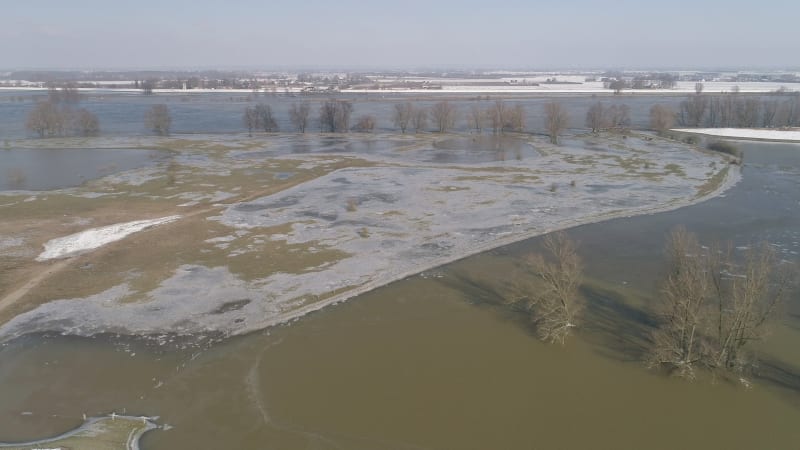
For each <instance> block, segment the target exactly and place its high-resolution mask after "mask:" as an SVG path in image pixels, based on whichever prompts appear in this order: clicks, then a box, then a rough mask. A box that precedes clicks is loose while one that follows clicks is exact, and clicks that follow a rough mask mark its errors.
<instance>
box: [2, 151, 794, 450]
mask: <svg viewBox="0 0 800 450" xmlns="http://www.w3.org/2000/svg"><path fill="white" fill-rule="evenodd" d="M738 145H740V147H741V148H743V149H744V151H745V161H746V166H745V167H744V172H743V175H744V179H743V181H742V182H741V183H740V184H738V185H737V186H736V187H734V188H733V189H732V190H730V191H729V192H728V193H727V194H726V195H725V196H724V197H721V198H716V199H713V200H710V201H708V202H705V203H702V204H699V205H695V206H692V207H688V208H683V209H680V210H677V211H673V212H669V213H661V214H655V215H651V216H641V217H634V218H630V219H619V220H614V221H609V222H605V223H600V224H594V225H587V226H582V227H579V228H576V229H573V230H571V231H570V234H571V236H573V237H574V238H576V239H577V240H578V241H580V245H581V247H580V249H581V254H582V256H583V257H584V260H585V263H586V275H587V277H586V283H585V284H584V286H583V287H582V293H583V295H585V296H586V298H587V300H588V302H589V303H588V307H587V314H586V318H585V324H584V326H583V327H582V328H581V329H580V330H579V331H578V333H577V335H576V336H574V337H573V338H572V339H571V340H570V341H569V342H568V343H567V345H566V346H564V347H561V346H551V345H545V344H542V343H540V342H539V341H538V340H537V339H536V338H535V336H534V334H533V330H531V328H530V326H529V325H528V320H527V317H526V316H525V314H524V313H523V312H519V311H514V310H512V309H511V308H509V307H506V306H503V305H502V299H503V297H504V295H505V294H506V293H507V292H508V285H509V284H510V283H512V282H513V281H514V279H515V277H516V276H517V275H516V274H517V273H518V272H517V270H516V267H517V266H518V264H519V262H520V258H521V256H522V255H524V254H526V253H527V252H530V251H533V250H536V249H537V248H538V246H539V244H540V239H531V240H528V241H525V242H521V243H518V244H515V245H511V246H507V247H504V248H500V249H496V250H494V251H491V252H487V253H484V254H481V255H476V256H474V257H470V258H467V259H464V260H462V261H459V262H456V263H453V264H450V265H447V266H444V267H442V268H440V269H437V270H434V271H430V272H426V273H423V274H421V275H418V276H415V277H411V278H408V279H406V280H403V281H400V282H397V283H393V284H391V285H388V286H385V287H383V288H381V289H378V290H376V291H373V292H371V293H368V294H365V295H363V296H360V297H359V298H357V299H354V300H351V301H349V302H347V303H344V304H341V305H338V306H334V307H330V308H327V309H325V310H323V311H321V312H318V313H314V314H312V315H309V316H306V317H304V318H302V319H300V320H297V321H295V322H294V323H292V324H290V325H286V326H282V327H276V328H273V329H270V330H266V331H264V332H259V333H254V334H252V335H249V336H244V337H238V338H233V339H228V340H225V341H222V342H217V343H210V341H212V340H213V338H212V337H206V338H204V339H197V340H193V341H191V342H177V341H176V342H173V343H171V344H166V345H164V346H161V345H157V344H156V343H154V342H152V341H145V340H140V339H130V338H123V337H115V336H100V337H96V338H74V337H62V336H49V337H48V336H28V337H23V338H20V339H18V340H16V341H14V342H11V343H9V344H6V345H5V346H3V347H0V441H8V440H18V439H28V438H34V437H41V436H43V435H48V434H57V433H59V432H62V431H64V430H65V429H68V428H71V427H73V426H76V425H77V424H79V423H80V421H81V419H80V417H81V414H83V413H86V414H87V415H89V416H91V415H97V414H102V413H107V412H110V411H118V412H121V411H123V410H124V411H125V412H126V413H127V414H131V415H140V414H142V415H151V416H155V415H157V416H160V417H161V419H160V423H162V424H163V423H166V424H169V425H171V426H172V427H174V428H172V429H170V430H168V431H162V430H159V431H154V432H151V433H149V434H148V435H146V436H145V438H144V440H143V445H144V448H147V449H149V448H152V449H161V448H163V449H184V448H185V449H189V448H276V449H309V448H314V449H317V448H319V449H337V448H338V449H450V448H465V449H486V448H508V449H512V448H520V449H529V448H601V449H602V448H609V449H624V448H630V449H639V448H648V449H659V448H664V449H673V448H704V449H715V448H719V449H752V448H775V449H777V448H795V447H796V446H797V443H798V442H800V427H798V426H797V424H798V423H800V352H798V346H797V342H800V299H798V296H797V293H796V292H795V293H793V294H792V297H791V298H790V299H789V301H788V303H787V305H786V306H787V308H786V309H785V310H784V311H783V313H782V316H781V318H780V321H779V323H778V325H777V326H776V327H775V329H774V330H773V333H772V336H771V339H770V341H769V343H768V345H761V346H760V347H759V351H760V356H761V358H762V360H763V363H762V364H761V366H760V367H759V369H758V371H757V372H756V376H755V379H754V384H753V387H752V388H751V389H745V388H743V387H741V386H739V385H737V384H732V383H728V382H726V381H717V382H716V383H711V382H710V381H709V380H698V381H696V382H693V383H692V382H686V381H683V380H679V379H674V378H668V377H664V376H661V375H659V374H656V373H654V372H651V371H648V370H646V368H645V367H644V364H643V363H642V362H641V359H642V353H643V351H644V349H645V346H646V342H647V332H648V330H649V329H650V327H651V326H652V324H653V317H652V314H651V312H650V309H649V308H648V304H649V302H650V301H651V299H652V295H653V293H654V292H656V290H657V280H658V276H659V273H660V272H661V271H662V270H663V267H662V259H661V251H662V247H663V242H664V237H665V234H666V233H667V232H668V231H669V229H670V228H672V227H674V226H675V225H678V224H684V225H686V226H687V227H688V228H689V229H690V230H691V231H695V232H697V233H698V234H699V235H700V237H701V239H702V240H703V241H704V242H709V241H711V240H714V239H718V240H723V241H727V240H731V241H733V242H734V245H735V246H740V247H741V246H746V245H749V244H751V243H753V242H756V241H759V240H762V239H767V240H769V241H770V242H771V243H773V244H774V245H776V246H777V248H778V250H779V252H780V255H781V256H782V257H783V258H785V259H787V260H790V261H795V262H797V261H799V260H800V257H798V255H797V251H798V250H799V248H798V246H799V245H800V234H798V233H800V207H799V206H800V146H799V145H789V144H763V143H739V144H738Z"/></svg>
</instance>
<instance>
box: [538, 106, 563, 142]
mask: <svg viewBox="0 0 800 450" xmlns="http://www.w3.org/2000/svg"><path fill="white" fill-rule="evenodd" d="M568 124H569V116H568V115H567V111H566V110H565V109H564V107H563V106H561V103H558V102H548V103H545V104H544V125H545V128H546V129H547V134H548V135H549V136H550V142H551V143H553V144H556V145H558V136H559V135H560V134H561V132H563V131H564V129H565V128H567V125H568Z"/></svg>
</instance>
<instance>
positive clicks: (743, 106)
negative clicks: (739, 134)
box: [736, 98, 761, 128]
mask: <svg viewBox="0 0 800 450" xmlns="http://www.w3.org/2000/svg"><path fill="white" fill-rule="evenodd" d="M760 109H761V102H760V101H759V100H758V99H756V98H748V99H745V100H743V101H742V100H740V101H738V102H736V122H737V126H739V127H742V128H755V127H756V126H758V118H759V113H760Z"/></svg>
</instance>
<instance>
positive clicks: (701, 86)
mask: <svg viewBox="0 0 800 450" xmlns="http://www.w3.org/2000/svg"><path fill="white" fill-rule="evenodd" d="M704 88H705V85H704V84H703V83H695V84H694V93H695V94H696V95H700V94H702V93H703V89H704Z"/></svg>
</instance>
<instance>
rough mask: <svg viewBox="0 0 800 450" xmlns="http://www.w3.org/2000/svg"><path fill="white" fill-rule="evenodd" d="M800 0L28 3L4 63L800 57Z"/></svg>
mask: <svg viewBox="0 0 800 450" xmlns="http://www.w3.org/2000/svg"><path fill="white" fill-rule="evenodd" d="M799 20H800V1H796V0H777V1H767V2H764V1H762V2H754V1H742V0H729V1H721V0H707V1H706V0H695V1H687V0H673V1H669V0H662V1H659V2H653V1H649V0H640V1H633V0H622V1H604V2H600V1H589V0H552V1H549V2H533V1H519V0H506V1H496V0H495V1H492V0H482V1H473V0H459V1H454V0H447V1H434V0H429V1H419V0H406V1H393V2H388V1H372V2H366V1H356V0H339V1H327V2H326V1H318V0H310V1H282V2H274V1H265V0H260V1H255V0H227V1H225V0H218V1H214V2H212V1H204V0H194V1H170V0H158V1H157V0H131V1H125V2H120V1H115V0H103V1H101V0H72V1H67V0H38V1H36V2H33V1H31V2H14V6H13V7H8V6H7V7H4V8H2V15H1V16H0V68H6V69H9V68H181V67H187V68H193V67H223V68H231V67H262V68H275V67H289V66H328V67H330V66H336V67H363V68H367V67H397V68H415V67H444V66H464V67H501V66H502V67H520V68H522V67H524V68H574V67H581V68H589V67H591V68H610V67H618V68H624V67H627V68H639V67H719V66H725V67H748V66H760V67H777V68H780V67H787V66H793V67H797V66H800V25H798V21H799Z"/></svg>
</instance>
